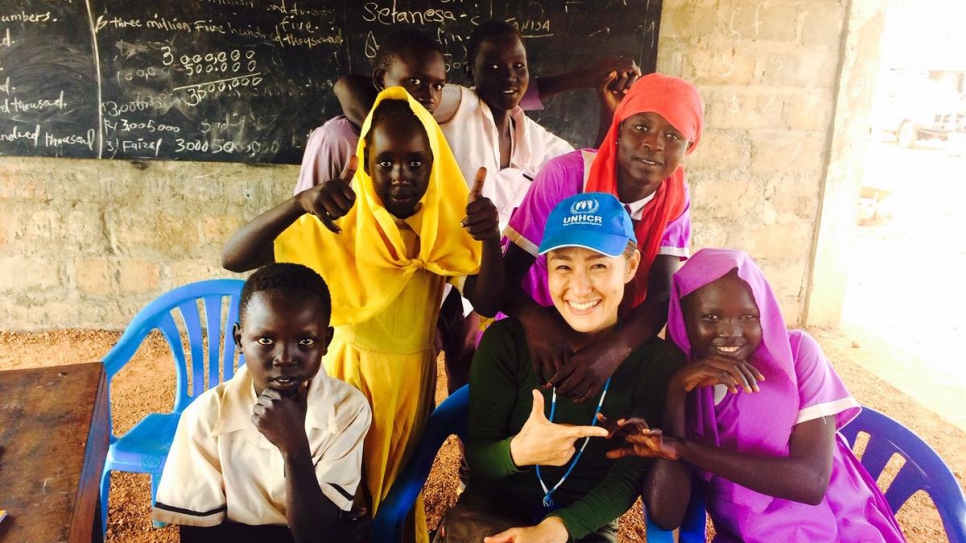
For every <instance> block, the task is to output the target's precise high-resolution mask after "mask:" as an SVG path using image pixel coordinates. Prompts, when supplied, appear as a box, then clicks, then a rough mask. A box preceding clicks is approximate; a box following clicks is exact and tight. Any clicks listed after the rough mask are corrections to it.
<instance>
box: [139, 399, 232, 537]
mask: <svg viewBox="0 0 966 543" xmlns="http://www.w3.org/2000/svg"><path fill="white" fill-rule="evenodd" d="M204 400H205V398H203V397H199V398H198V399H197V400H195V402H194V403H193V404H191V405H189V406H188V408H187V409H185V410H184V412H183V413H182V415H181V420H180V421H179V422H178V429H177V430H176V431H175V434H174V441H172V443H171V450H170V451H169V452H168V459H167V461H166V463H165V465H164V472H163V473H162V474H161V483H160V484H159V486H158V495H157V500H156V502H155V504H154V507H153V509H152V511H151V518H152V519H154V520H157V521H161V522H168V523H171V524H184V525H187V526H201V527H208V526H216V525H218V524H221V523H222V522H224V521H225V518H226V516H227V510H228V504H227V501H226V498H225V490H224V482H223V477H222V467H221V459H220V458H219V457H218V443H217V438H216V437H214V435H213V433H212V428H213V426H214V417H215V416H217V407H216V406H215V404H214V403H213V402H206V401H204ZM206 407H211V408H212V409H211V410H208V409H206ZM209 411H213V412H209Z"/></svg>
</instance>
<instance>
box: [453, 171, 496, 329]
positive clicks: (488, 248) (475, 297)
mask: <svg viewBox="0 0 966 543" xmlns="http://www.w3.org/2000/svg"><path fill="white" fill-rule="evenodd" d="M485 180H486V168H480V169H479V170H477V172H476V179H474V180H473V187H472V188H471V189H470V194H469V199H468V201H467V204H466V218H465V219H463V228H465V229H466V231H467V232H469V234H470V235H471V236H473V239H476V240H478V241H480V242H482V243H483V257H482V259H481V262H480V272H479V273H478V274H477V275H475V276H471V277H468V278H467V280H466V284H465V285H464V288H463V290H464V293H465V295H466V298H467V299H468V300H469V301H470V302H471V303H472V304H473V309H475V310H476V312H477V313H479V314H480V315H483V316H484V317H493V316H495V315H496V314H497V312H498V311H499V310H500V305H501V303H502V301H503V285H504V283H505V280H504V279H505V274H504V270H503V255H502V253H501V251H500V229H499V224H500V219H499V214H498V213H497V211H496V206H494V205H493V202H491V201H490V199H489V198H485V197H483V184H484V181H485Z"/></svg>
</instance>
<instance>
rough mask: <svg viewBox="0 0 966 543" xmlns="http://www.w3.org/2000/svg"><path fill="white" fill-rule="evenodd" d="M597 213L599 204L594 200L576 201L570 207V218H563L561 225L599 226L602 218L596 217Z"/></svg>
mask: <svg viewBox="0 0 966 543" xmlns="http://www.w3.org/2000/svg"><path fill="white" fill-rule="evenodd" d="M598 211H600V202H599V201H597V200H596V199H591V198H587V199H584V200H577V201H576V202H574V203H573V204H571V205H570V216H569V217H564V218H563V224H564V226H568V225H577V224H586V225H593V226H600V225H601V224H603V217H601V216H600V215H597V212H598Z"/></svg>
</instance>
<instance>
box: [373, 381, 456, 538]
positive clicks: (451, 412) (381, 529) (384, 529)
mask: <svg viewBox="0 0 966 543" xmlns="http://www.w3.org/2000/svg"><path fill="white" fill-rule="evenodd" d="M469 407H470V387H469V385H466V386H464V387H462V388H460V389H459V390H457V391H456V392H454V393H452V394H450V396H449V397H448V398H446V399H445V400H443V402H442V403H441V404H439V405H438V406H437V407H436V409H435V410H433V413H432V415H430V416H429V421H428V422H427V423H426V431H425V432H423V436H422V438H421V439H420V441H419V445H417V446H416V450H415V451H413V454H412V456H410V459H409V463H407V464H406V467H405V468H403V470H402V472H401V473H400V474H399V477H397V478H396V481H395V482H394V483H393V484H392V488H390V489H389V494H388V495H386V499H385V500H383V501H382V502H381V503H380V504H379V511H378V512H377V513H376V517H375V518H374V519H373V523H372V541H379V542H380V543H398V542H400V541H402V536H403V529H404V527H405V524H406V516H407V515H408V514H409V511H410V509H412V508H413V504H415V503H416V496H417V495H418V494H419V493H420V492H421V491H422V490H423V485H425V484H426V479H427V478H429V471H430V469H432V467H433V462H434V461H435V460H436V453H437V452H438V451H439V448H440V447H442V446H443V443H444V442H445V441H446V438H448V437H449V436H451V435H453V434H456V435H458V436H459V437H460V438H461V439H464V440H465V439H466V431H467V426H468V425H469Z"/></svg>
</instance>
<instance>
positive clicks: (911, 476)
mask: <svg viewBox="0 0 966 543" xmlns="http://www.w3.org/2000/svg"><path fill="white" fill-rule="evenodd" d="M859 432H862V433H865V434H868V436H869V442H868V444H867V445H866V447H865V452H864V453H863V454H862V458H861V461H862V465H863V466H865V469H866V471H868V472H869V474H870V475H872V478H873V479H878V478H879V475H880V474H881V473H882V469H883V468H885V466H886V464H888V463H889V460H890V459H891V458H892V456H893V455H894V454H898V455H899V456H901V457H903V458H905V460H906V463H905V464H904V465H903V466H902V468H901V469H900V470H899V473H897V474H896V477H895V479H893V481H892V484H891V485H889V488H887V489H886V490H885V492H884V494H885V498H886V501H888V502H889V507H891V508H892V512H893V513H895V512H897V511H899V508H900V507H902V504H904V503H906V500H908V499H909V497H910V496H912V495H913V494H915V493H916V492H917V491H919V490H922V491H924V492H925V493H926V494H929V497H930V498H931V499H932V501H933V503H934V504H935V505H936V509H937V510H938V511H939V518H941V519H942V521H943V528H945V530H946V537H947V538H948V539H949V542H950V543H966V498H964V496H963V491H962V489H961V488H960V486H959V483H958V482H957V481H956V477H955V476H954V475H953V473H952V472H951V471H950V470H949V466H947V465H946V463H945V462H943V460H942V458H940V457H939V455H938V454H936V451H934V450H933V449H932V447H930V446H929V445H927V444H926V442H925V441H923V440H922V439H921V438H920V437H919V436H917V435H916V434H914V433H913V432H912V431H911V430H909V429H908V428H906V427H905V426H903V425H902V424H900V423H899V422H896V421H895V420H893V419H891V418H889V417H887V416H885V415H883V414H882V413H879V412H878V411H876V410H874V409H870V408H868V407H863V408H862V412H861V413H860V414H859V416H858V417H856V418H855V420H853V421H852V422H850V423H849V424H848V426H846V427H845V428H842V430H841V431H840V433H841V434H842V436H843V437H845V439H846V441H848V443H849V446H851V447H853V448H854V447H855V438H856V436H857V435H858V433H859Z"/></svg>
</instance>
